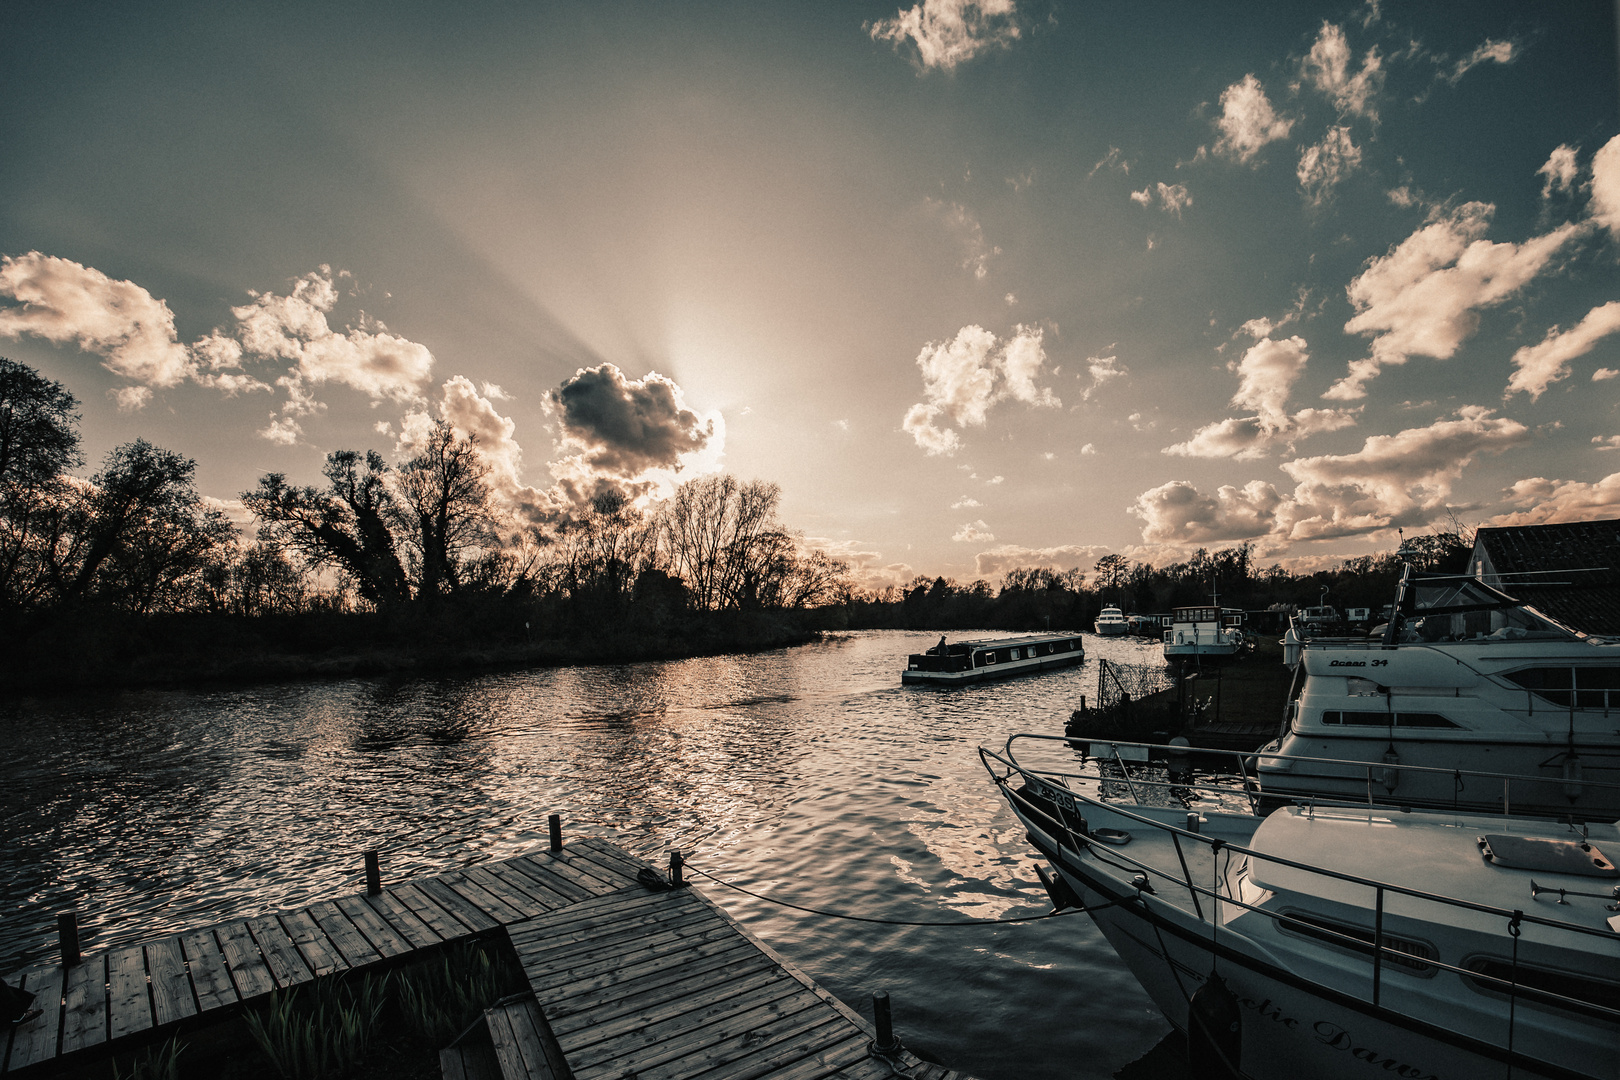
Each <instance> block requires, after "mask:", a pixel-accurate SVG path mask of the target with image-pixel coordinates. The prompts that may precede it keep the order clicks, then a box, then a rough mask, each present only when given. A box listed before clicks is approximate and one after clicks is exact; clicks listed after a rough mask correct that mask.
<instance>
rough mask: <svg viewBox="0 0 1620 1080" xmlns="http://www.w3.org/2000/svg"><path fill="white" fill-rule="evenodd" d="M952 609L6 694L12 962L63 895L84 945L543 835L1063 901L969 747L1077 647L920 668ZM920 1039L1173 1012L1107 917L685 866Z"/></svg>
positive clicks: (1015, 1064) (1078, 676)
mask: <svg viewBox="0 0 1620 1080" xmlns="http://www.w3.org/2000/svg"><path fill="white" fill-rule="evenodd" d="M934 641H935V637H934V635H927V634H916V633H907V632H902V631H871V632H858V633H848V634H836V635H832V636H829V637H828V638H827V639H826V640H825V641H822V642H819V643H817V644H813V645H808V646H803V647H801V648H796V649H788V650H781V651H776V652H769V653H761V654H755V655H749V656H722V657H705V658H698V659H691V660H679V661H672V662H665V663H644V664H625V665H615V666H602V667H573V668H557V669H543V670H533V671H518V672H503V673H496V674H485V675H477V676H473V677H458V678H438V679H347V680H341V681H329V682H317V683H304V684H288V685H263V686H252V687H245V688H244V687H233V688H229V689H211V690H203V691H139V692H127V693H118V694H102V695H96V696H84V697H58V698H49V699H33V700H21V701H12V702H10V703H5V704H0V745H4V746H6V747H8V749H7V750H6V751H5V752H4V754H3V755H0V841H3V847H0V899H3V901H4V903H3V909H0V971H7V972H9V971H14V970H17V969H19V968H22V967H26V966H30V965H33V964H37V963H43V962H47V961H49V960H50V958H51V956H52V954H53V950H54V948H55V913H56V912H58V911H62V910H66V909H69V908H73V909H77V910H78V912H79V913H80V916H79V917H80V925H81V934H82V937H83V942H84V947H85V948H86V949H100V948H105V947H108V946H111V945H116V944H120V943H125V942H130V941H135V940H139V939H141V938H144V937H148V936H151V935H153V934H155V933H159V932H164V931H174V930H179V929H183V928H190V927H193V926H198V925H205V924H208V923H212V922H217V921H221V920H225V919H228V918H233V917H238V916H243V915H250V914H256V913H259V912H262V911H266V910H273V909H277V908H282V907H289V906H295V905H298V904H302V903H306V902H312V901H314V900H318V899H323V898H327V897H330V896H333V895H335V894H338V893H340V892H342V891H345V890H355V889H358V888H360V887H361V884H362V877H363V873H362V869H361V867H362V860H361V853H362V852H363V851H364V850H365V849H367V848H373V847H375V848H380V849H381V851H382V856H381V857H382V868H383V875H384V879H385V882H386V881H387V880H398V879H400V878H405V877H410V876H413V875H419V874H431V873H434V872H437V871H441V870H444V869H446V868H449V867H454V866H459V865H463V864H467V863H471V862H477V861H481V860H485V859H499V858H505V857H508V856H511V855H515V854H518V853H520V852H524V851H528V850H532V849H535V848H537V847H541V846H543V845H544V844H545V843H546V818H547V815H548V814H551V813H560V814H561V815H562V817H563V822H564V834H565V840H566V838H567V836H568V835H574V836H579V835H585V834H591V835H597V836H602V837H605V838H608V839H610V840H612V841H613V842H615V843H617V844H619V845H620V846H621V847H624V848H626V849H628V850H630V851H633V852H635V853H637V854H639V855H641V856H643V857H644V858H647V859H648V860H650V861H652V862H654V863H655V864H658V865H663V863H664V862H665V861H666V858H667V854H666V853H667V852H668V851H669V850H671V849H678V850H680V851H682V852H683V853H686V854H687V856H688V859H689V862H690V865H691V866H693V867H694V868H697V869H701V870H704V871H707V872H709V873H711V874H713V875H714V876H716V877H718V878H721V879H724V880H727V881H734V882H736V883H738V884H742V885H746V886H747V887H749V888H750V889H752V890H754V891H756V892H759V893H763V894H766V895H768V896H771V897H777V898H781V899H784V900H787V901H790V902H793V903H796V904H800V905H803V906H809V907H816V908H824V909H833V910H837V911H843V912H849V913H851V914H857V915H863V916H867V917H871V918H883V919H902V920H919V921H929V920H934V921H939V920H950V919H960V918H1001V917H1008V916H1013V915H1029V914H1037V913H1040V912H1042V911H1046V910H1049V909H1050V904H1049V902H1048V901H1047V899H1046V895H1045V893H1044V891H1043V890H1042V888H1041V885H1040V883H1039V881H1038V879H1037V878H1036V876H1035V859H1034V856H1033V851H1032V849H1031V847H1030V845H1029V843H1028V842H1027V841H1026V840H1025V839H1024V836H1023V830H1022V829H1021V828H1020V827H1019V826H1018V824H1017V821H1016V820H1015V819H1014V817H1013V816H1012V813H1011V812H1010V811H1009V810H1008V808H1007V807H1006V805H1005V804H1004V803H1003V802H1002V801H1001V799H1000V798H999V797H998V795H997V794H996V789H995V787H994V785H993V784H992V783H991V782H990V780H989V778H988V776H987V775H986V773H985V771H984V769H983V767H982V766H981V765H980V763H979V758H978V755H977V754H976V752H975V750H976V748H977V747H978V746H980V745H986V746H991V747H999V746H1000V745H1001V744H1002V743H1003V742H1004V741H1005V739H1006V737H1007V736H1008V735H1010V734H1012V733H1014V732H1019V731H1034V732H1044V733H1048V734H1057V733H1061V731H1062V726H1063V721H1064V719H1065V718H1066V717H1067V716H1068V714H1069V711H1070V710H1071V709H1073V708H1075V707H1076V706H1078V705H1079V703H1080V698H1081V695H1082V694H1085V695H1093V696H1094V695H1095V694H1096V690H1097V675H1096V658H1097V657H1099V656H1101V657H1104V658H1107V659H1109V660H1112V661H1117V662H1121V663H1127V664H1156V663H1162V660H1161V658H1160V656H1159V650H1158V647H1157V645H1156V644H1152V643H1143V642H1139V641H1135V640H1122V639H1099V638H1095V637H1092V636H1089V635H1088V636H1087V639H1086V647H1087V660H1086V662H1085V663H1084V664H1083V665H1081V666H1079V667H1076V668H1072V669H1069V670H1066V671H1059V672H1052V673H1048V674H1044V675H1039V676H1031V677H1024V678H1017V679H1011V680H1008V681H1005V682H997V683H991V684H987V685H982V686H976V687H963V688H958V689H952V690H938V689H933V688H913V687H905V688H902V687H901V686H900V684H899V672H900V669H901V668H902V667H903V666H904V663H905V657H906V654H907V653H910V652H918V651H921V650H923V649H925V648H927V647H929V646H931V645H932V644H934ZM690 877H691V879H692V880H693V881H695V882H696V883H697V884H698V885H699V886H700V887H702V888H703V889H704V891H705V892H706V893H707V894H708V895H709V896H710V897H712V898H713V899H715V900H716V901H718V902H719V903H721V904H722V905H724V906H725V907H726V909H727V910H729V911H730V912H731V913H732V914H733V915H735V916H736V917H738V918H739V919H740V920H741V921H742V922H744V923H745V924H746V925H747V926H748V927H749V928H750V929H751V930H753V931H754V932H755V933H757V934H758V935H759V936H760V937H761V938H762V939H763V940H765V941H766V942H767V943H769V944H770V945H772V946H773V947H774V948H776V949H777V950H778V951H779V952H781V953H783V954H784V955H786V956H787V957H788V958H789V959H790V960H792V961H793V962H795V963H797V964H798V965H799V966H800V967H801V968H803V969H804V970H805V971H807V972H808V973H809V974H810V975H811V976H812V977H814V978H815V979H817V980H818V981H819V982H821V984H822V985H823V986H825V987H826V988H827V989H829V990H830V991H832V992H833V993H835V994H837V995H838V996H839V997H841V998H843V999H844V1000H845V1001H847V1002H849V1003H850V1004H851V1005H853V1006H854V1007H855V1008H857V1009H858V1010H860V1011H861V1012H863V1013H867V1014H868V1015H870V995H871V994H872V992H873V991H877V990H885V991H887V992H888V993H889V995H890V998H891V999H892V1001H893V1011H894V1018H895V1026H896V1032H897V1034H898V1035H899V1036H900V1037H901V1039H902V1040H904V1041H905V1042H906V1043H907V1045H909V1046H912V1047H914V1048H918V1049H921V1050H923V1051H924V1052H926V1053H928V1054H930V1055H932V1056H934V1057H936V1058H938V1059H939V1060H941V1061H943V1062H944V1063H946V1064H947V1065H949V1066H951V1067H952V1068H956V1069H960V1070H962V1071H965V1072H967V1073H970V1074H972V1075H975V1076H977V1077H980V1078H982V1080H1015V1078H1017V1080H1041V1078H1058V1077H1064V1078H1074V1077H1111V1076H1113V1075H1114V1074H1115V1072H1116V1071H1117V1070H1119V1069H1120V1068H1121V1067H1122V1066H1125V1065H1127V1063H1130V1062H1133V1061H1135V1060H1136V1059H1138V1058H1141V1057H1142V1056H1143V1055H1144V1054H1145V1053H1147V1052H1148V1051H1149V1050H1150V1048H1152V1047H1153V1046H1154V1045H1155V1044H1156V1043H1158V1042H1159V1041H1160V1040H1161V1039H1162V1038H1163V1037H1164V1036H1165V1035H1166V1034H1167V1032H1168V1031H1169V1026H1168V1025H1167V1024H1166V1022H1165V1021H1164V1019H1163V1018H1162V1017H1161V1016H1160V1015H1159V1013H1158V1012H1157V1010H1156V1009H1154V1008H1153V1006H1152V1005H1151V1004H1150V1003H1149V1001H1148V999H1147V997H1146V995H1145V994H1144V993H1143V992H1142V990H1141V988H1140V987H1139V986H1138V985H1137V983H1136V981H1135V979H1134V978H1132V977H1131V975H1130V974H1129V973H1128V972H1127V971H1125V969H1124V968H1123V967H1122V966H1121V965H1120V964H1119V963H1118V961H1117V959H1116V958H1115V955H1114V952H1113V950H1112V949H1111V948H1110V947H1109V946H1108V944H1107V943H1106V942H1105V941H1104V940H1103V938H1102V936H1101V935H1100V934H1099V933H1098V932H1097V930H1096V928H1095V927H1094V926H1093V925H1092V923H1091V921H1090V919H1089V918H1088V917H1087V916H1084V915H1078V916H1076V915H1071V916H1066V917H1063V918H1060V919H1051V920H1046V921H1043V922H1037V923H1030V924H1005V925H1000V926H972V927H909V926H882V925H873V924H869V923H860V922H853V921H845V920H838V919H829V918H822V917H817V916H811V915H806V914H802V913H800V912H796V911H793V910H790V909H787V908H783V907H779V906H776V905H773V904H768V903H764V902H762V901H759V900H755V899H752V898H750V897H748V896H745V895H742V894H740V893H737V892H733V891H731V890H729V889H726V888H723V887H721V886H719V885H715V884H712V883H710V882H707V881H705V880H704V879H703V878H702V877H700V876H697V875H695V874H693V875H690Z"/></svg>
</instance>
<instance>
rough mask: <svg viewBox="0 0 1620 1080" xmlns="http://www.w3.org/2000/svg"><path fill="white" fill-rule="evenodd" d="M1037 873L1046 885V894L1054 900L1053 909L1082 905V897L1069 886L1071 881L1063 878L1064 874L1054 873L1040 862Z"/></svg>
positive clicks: (1036, 868)
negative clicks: (1075, 893)
mask: <svg viewBox="0 0 1620 1080" xmlns="http://www.w3.org/2000/svg"><path fill="white" fill-rule="evenodd" d="M1035 873H1036V875H1037V876H1039V877H1040V879H1041V884H1042V885H1045V886H1046V895H1047V896H1048V897H1049V898H1050V899H1051V901H1052V910H1053V911H1062V910H1063V909H1064V908H1077V907H1080V906H1081V905H1080V898H1079V897H1078V896H1076V895H1074V890H1073V889H1071V888H1069V883H1068V882H1067V881H1065V880H1063V875H1062V874H1056V873H1052V872H1050V871H1048V870H1047V869H1046V867H1044V866H1041V865H1040V864H1039V863H1037V864H1036V865H1035Z"/></svg>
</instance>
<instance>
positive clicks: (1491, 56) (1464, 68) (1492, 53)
mask: <svg viewBox="0 0 1620 1080" xmlns="http://www.w3.org/2000/svg"><path fill="white" fill-rule="evenodd" d="M1517 57H1518V49H1517V47H1516V46H1515V45H1514V44H1513V42H1511V41H1493V40H1490V39H1488V38H1487V39H1486V41H1485V43H1484V44H1483V45H1481V46H1479V47H1478V48H1477V49H1475V50H1474V51H1473V52H1471V53H1469V54H1468V55H1467V56H1465V57H1463V58H1462V59H1461V60H1459V61H1457V64H1456V66H1455V67H1453V68H1452V69H1451V73H1450V74H1449V75H1447V76H1446V77H1445V79H1446V81H1447V82H1449V83H1451V84H1452V85H1454V86H1455V85H1456V84H1457V82H1458V81H1460V80H1461V79H1462V77H1463V76H1464V75H1466V74H1468V73H1469V72H1470V71H1471V70H1473V69H1474V68H1476V67H1478V66H1479V65H1480V64H1483V63H1485V62H1487V61H1490V62H1492V63H1497V64H1511V63H1513V61H1514V60H1515V59H1517Z"/></svg>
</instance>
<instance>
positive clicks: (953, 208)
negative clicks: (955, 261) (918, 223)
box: [923, 197, 1001, 281]
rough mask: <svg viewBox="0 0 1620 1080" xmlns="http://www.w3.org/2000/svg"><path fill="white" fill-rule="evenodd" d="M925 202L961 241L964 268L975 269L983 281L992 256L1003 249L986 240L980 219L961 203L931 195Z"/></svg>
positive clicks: (979, 278) (974, 273) (975, 273)
mask: <svg viewBox="0 0 1620 1080" xmlns="http://www.w3.org/2000/svg"><path fill="white" fill-rule="evenodd" d="M923 203H924V205H926V206H927V207H928V209H929V210H930V211H931V212H933V213H935V214H937V215H939V216H940V217H941V218H943V219H944V221H945V226H946V228H948V229H950V231H951V232H952V233H954V234H955V235H956V237H957V239H958V240H959V241H960V242H961V244H962V249H963V256H962V269H964V270H971V271H973V276H974V277H975V278H977V279H978V280H980V281H983V280H984V279H985V277H986V276H988V275H989V273H990V260H991V258H993V257H994V256H996V255H1000V254H1001V249H1000V248H999V247H994V246H992V245H990V244H987V243H986V242H985V239H984V229H983V228H982V227H981V226H980V225H979V219H978V218H976V217H974V216H973V212H972V211H970V210H969V209H968V208H967V207H965V206H963V205H962V204H961V203H956V202H951V203H948V202H945V201H944V200H942V199H935V198H931V197H930V198H927V199H924V200H923Z"/></svg>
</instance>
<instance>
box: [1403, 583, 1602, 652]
mask: <svg viewBox="0 0 1620 1080" xmlns="http://www.w3.org/2000/svg"><path fill="white" fill-rule="evenodd" d="M1400 610H1401V616H1402V617H1401V620H1400V624H1401V625H1400V632H1399V635H1398V637H1397V638H1396V640H1398V641H1468V640H1471V641H1523V640H1525V639H1526V638H1537V639H1540V640H1550V639H1557V640H1575V635H1573V634H1571V633H1570V632H1569V631H1568V630H1566V629H1564V628H1563V627H1561V626H1559V625H1558V624H1556V623H1554V622H1551V621H1549V620H1547V619H1545V618H1543V617H1542V616H1541V615H1539V614H1537V613H1536V612H1535V611H1534V610H1533V609H1531V608H1528V607H1525V606H1523V605H1522V604H1521V603H1520V602H1519V601H1517V600H1515V599H1514V598H1513V597H1511V596H1509V595H1508V594H1507V593H1504V592H1501V591H1500V590H1498V589H1495V588H1492V587H1491V586H1489V585H1487V584H1485V583H1484V582H1482V581H1480V580H1479V579H1478V578H1472V577H1457V576H1451V575H1445V576H1440V575H1436V576H1434V577H1423V576H1420V575H1417V574H1412V575H1410V576H1409V577H1408V579H1407V580H1406V581H1405V582H1403V583H1402V586H1401V599H1400Z"/></svg>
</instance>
